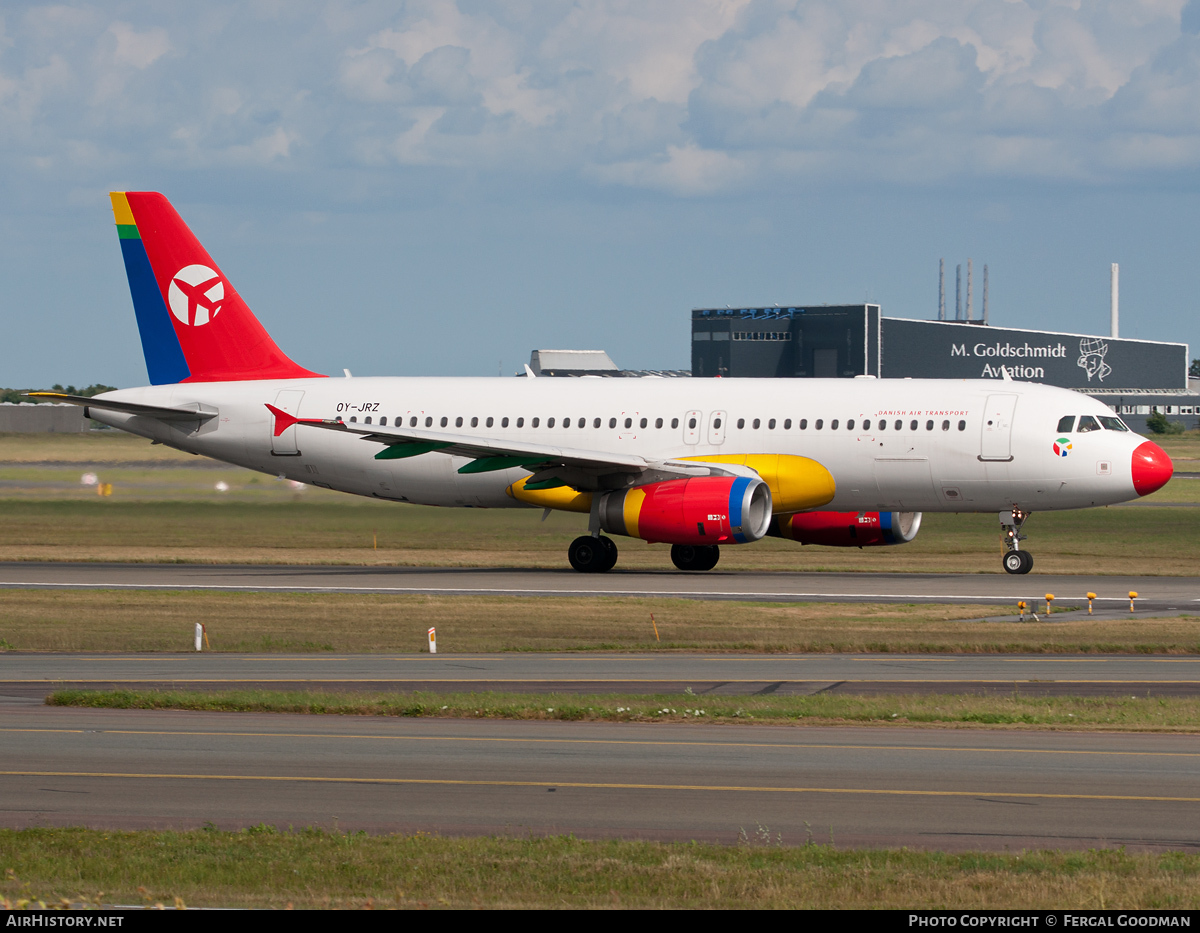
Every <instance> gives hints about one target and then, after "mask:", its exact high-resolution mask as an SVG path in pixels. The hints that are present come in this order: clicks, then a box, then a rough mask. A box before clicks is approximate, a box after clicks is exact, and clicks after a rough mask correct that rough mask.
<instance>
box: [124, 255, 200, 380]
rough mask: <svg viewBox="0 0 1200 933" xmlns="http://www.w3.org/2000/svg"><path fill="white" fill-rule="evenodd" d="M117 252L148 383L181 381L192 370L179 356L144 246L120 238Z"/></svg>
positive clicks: (169, 319)
mask: <svg viewBox="0 0 1200 933" xmlns="http://www.w3.org/2000/svg"><path fill="white" fill-rule="evenodd" d="M121 255H122V256H123V257H124V258H125V274H126V275H127V276H128V277H129V293H130V295H131V296H132V297H133V310H134V313H135V314H136V315H137V322H138V332H139V333H140V334H141V336H142V354H143V355H144V356H145V357H146V371H147V372H148V373H149V374H150V383H151V385H156V386H160V385H169V384H171V383H175V382H182V381H183V380H184V379H186V378H187V377H188V376H190V375H191V374H192V371H191V370H190V369H188V364H187V360H185V359H184V358H183V348H182V347H181V346H179V338H178V337H176V336H175V327H174V325H172V324H171V312H170V311H168V310H167V305H166V302H164V301H163V297H162V292H160V291H159V289H158V282H157V281H155V279H154V270H153V269H151V268H150V257H148V256H147V255H146V247H145V246H143V245H142V241H141V240H133V239H130V240H124V239H123V240H121Z"/></svg>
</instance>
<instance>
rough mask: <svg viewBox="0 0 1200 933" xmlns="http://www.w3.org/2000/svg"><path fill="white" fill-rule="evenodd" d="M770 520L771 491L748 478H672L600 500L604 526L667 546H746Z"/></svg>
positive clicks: (601, 519)
mask: <svg viewBox="0 0 1200 933" xmlns="http://www.w3.org/2000/svg"><path fill="white" fill-rule="evenodd" d="M770 524H771V490H770V487H768V486H767V484H766V483H764V482H763V481H762V480H760V479H752V478H750V477H745V476H698V477H695V478H692V479H672V480H666V481H665V482H661V483H650V484H648V485H645V486H634V487H633V488H632V489H622V490H620V491H619V492H609V493H605V494H604V495H603V497H602V498H601V499H600V528H601V529H602V530H603V531H606V532H608V533H609V534H615V535H627V536H628V537H630V538H643V539H645V540H646V541H650V542H652V543H658V542H661V543H665V544H692V545H709V544H745V543H747V542H750V541H757V540H758V539H759V538H761V537H763V535H765V534H766V533H767V527H768V526H769V525H770Z"/></svg>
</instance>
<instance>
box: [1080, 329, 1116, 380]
mask: <svg viewBox="0 0 1200 933" xmlns="http://www.w3.org/2000/svg"><path fill="white" fill-rule="evenodd" d="M1107 355H1108V344H1107V343H1105V342H1104V341H1103V340H1101V339H1100V338H1099V337H1084V338H1083V339H1082V340H1080V341H1079V363H1078V366H1079V368H1080V369H1082V370H1083V371H1084V372H1085V373H1087V377H1088V382H1091V381H1092V376H1095V377H1096V381H1097V382H1103V381H1104V377H1105V376H1107V375H1108V374H1109V373H1111V372H1112V367H1111V366H1109V365H1108V364H1107V363H1106V362H1104V357H1105V356H1107Z"/></svg>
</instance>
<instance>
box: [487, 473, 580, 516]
mask: <svg viewBox="0 0 1200 933" xmlns="http://www.w3.org/2000/svg"><path fill="white" fill-rule="evenodd" d="M532 478H533V474H532V473H531V474H530V475H529V476H526V477H524V478H522V479H519V480H517V481H516V482H515V483H513V484H512V485H511V486H509V487H508V488H507V489H506V490H504V491H505V492H507V493H508V494H509V496H511V497H512V498H513V499H516V500H517V501H518V502H527V503H529V504H530V505H536V506H537V507H538V508H539V509H559V510H561V511H563V512H590V511H591V510H592V494H591V493H590V492H577V491H576V490H574V489H572V488H571V487H570V486H556V487H554V488H553V489H526V488H525V484H526V483H527V482H529V480H530V479H532Z"/></svg>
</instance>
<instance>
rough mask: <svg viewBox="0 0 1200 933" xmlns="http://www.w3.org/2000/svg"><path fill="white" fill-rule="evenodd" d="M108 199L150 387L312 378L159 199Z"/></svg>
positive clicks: (132, 194) (136, 195)
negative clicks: (192, 383)
mask: <svg viewBox="0 0 1200 933" xmlns="http://www.w3.org/2000/svg"><path fill="white" fill-rule="evenodd" d="M110 197H111V198H112V206H113V215H114V217H115V218H116V222H117V235H118V237H120V240H121V255H122V256H123V257H124V259H125V273H126V275H127V276H128V277H129V291H130V294H131V295H132V297H133V309H134V313H135V314H136V315H137V322H138V331H139V333H140V334H141V337H142V352H143V354H144V355H145V357H146V369H147V370H148V371H149V374H150V381H151V383H153V384H154V385H164V384H168V383H174V382H233V381H241V380H249V379H300V378H305V377H312V376H317V375H318V374H317V373H314V372H310V371H309V370H307V369H305V368H304V367H303V366H299V365H297V364H296V363H294V362H292V360H290V359H289V358H288V357H287V355H286V354H284V352H283V351H282V350H280V349H279V347H277V346H276V345H275V341H273V340H272V339H271V337H270V335H269V334H268V333H267V332H266V330H265V329H264V328H263V326H262V324H260V323H259V322H258V319H257V318H256V317H255V316H254V314H253V313H252V312H251V311H250V309H249V308H248V307H247V306H246V303H245V302H244V301H243V300H242V298H241V296H240V295H239V294H238V293H237V291H236V290H235V289H234V287H233V285H232V284H231V283H230V281H229V279H227V278H226V277H225V275H224V274H223V273H222V272H221V270H220V268H219V267H218V266H217V264H216V263H215V262H213V260H212V257H211V256H209V255H208V253H207V252H206V251H205V249H204V247H203V246H201V245H200V241H199V240H197V239H196V237H195V235H194V234H193V233H192V231H191V230H189V229H188V226H187V224H185V223H184V222H183V219H182V218H181V217H180V216H179V214H177V213H176V212H175V208H173V207H171V204H170V202H169V201H168V200H167V199H166V198H165V197H163V196H162V195H161V194H158V193H157V192H154V191H114V192H112V193H111V195H110Z"/></svg>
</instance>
